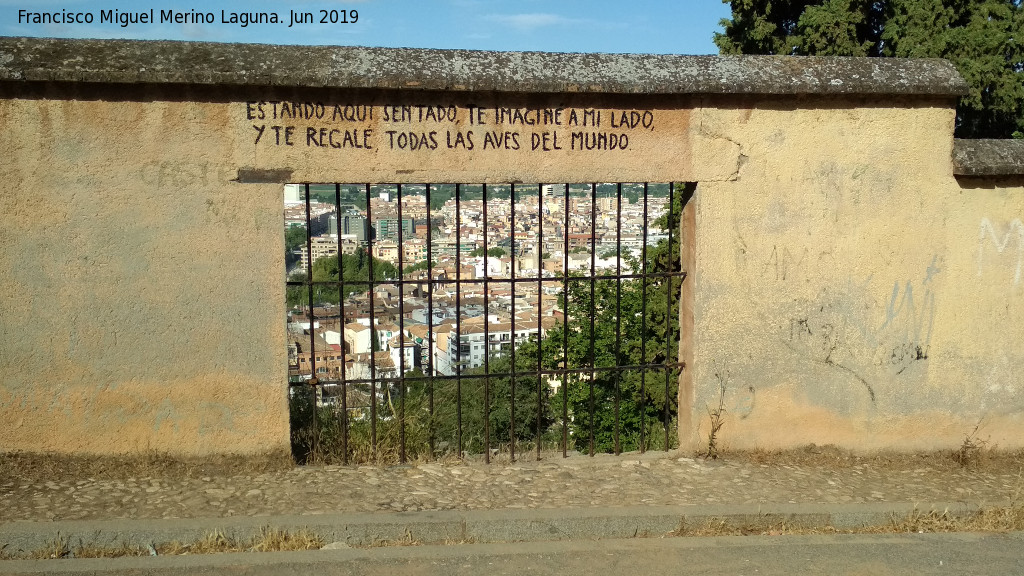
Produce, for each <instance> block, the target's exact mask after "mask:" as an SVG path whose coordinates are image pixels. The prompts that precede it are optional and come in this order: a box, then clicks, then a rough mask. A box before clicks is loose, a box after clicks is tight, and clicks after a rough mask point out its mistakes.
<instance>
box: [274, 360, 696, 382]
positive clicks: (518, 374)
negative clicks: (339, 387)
mask: <svg viewBox="0 0 1024 576" xmlns="http://www.w3.org/2000/svg"><path fill="white" fill-rule="evenodd" d="M685 367H686V364H685V363H684V362H670V363H665V364H637V365H632V366H598V367H597V368H573V369H570V370H561V369H558V370H541V371H540V372H538V371H536V370H531V371H528V372H527V371H523V372H519V371H518V370H517V371H516V372H515V373H514V374H513V373H512V372H492V373H490V374H468V375H467V374H461V375H457V374H452V375H444V374H442V375H437V376H405V377H402V376H388V377H380V378H354V379H349V380H345V382H346V383H348V384H370V383H372V382H401V381H403V380H404V381H406V382H426V381H437V380H483V379H484V378H509V377H511V376H513V375H514V376H515V377H516V378H531V377H532V378H536V377H537V376H568V375H570V374H580V375H587V374H591V373H602V372H628V371H636V370H645V371H657V370H675V369H677V368H685ZM340 382H341V380H334V379H332V380H322V379H319V378H318V379H317V384H318V385H323V384H335V383H340ZM289 385H290V386H292V387H299V386H309V382H289Z"/></svg>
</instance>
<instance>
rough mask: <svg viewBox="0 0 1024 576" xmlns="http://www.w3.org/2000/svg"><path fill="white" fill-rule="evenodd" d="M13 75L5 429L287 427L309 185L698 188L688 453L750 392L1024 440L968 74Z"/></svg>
mask: <svg viewBox="0 0 1024 576" xmlns="http://www.w3.org/2000/svg"><path fill="white" fill-rule="evenodd" d="M0 48H2V47H0ZM19 49H20V48H19ZM12 50H13V49H12ZM2 53H3V50H0V55H2ZM19 54H20V53H19ZM18 57H19V58H22V56H18ZM24 59H25V60H26V61H30V60H31V59H30V58H28V57H24ZM2 63H3V59H2V58H0V64H2ZM211 66H212V65H211ZM25 69H26V70H28V72H25V73H24V75H28V74H29V72H31V71H32V70H34V69H33V68H30V67H26V68H25ZM3 73H4V69H3V67H2V66H0V126H2V127H3V129H2V130H0V181H3V182H4V183H5V188H6V190H5V192H4V193H3V194H2V195H0V318H2V323H0V378H2V380H0V421H3V422H5V425H4V426H3V427H0V450H4V451H14V450H26V451H55V452H64V453H84V454H120V453H134V452H140V451H150V450H152V451H159V452H166V453H170V454H177V455H204V454H216V453H248V454H255V453H262V452H271V451H280V450H287V449H288V443H289V438H288V434H289V429H288V409H287V384H286V364H287V357H286V356H287V350H286V345H285V344H286V343H285V326H284V317H285V304H284V250H283V246H284V240H283V234H282V184H283V183H284V182H415V183H423V182H432V183H444V182H469V183H478V182H488V183H503V182H524V183H536V182H543V183H547V182H551V183H558V182H603V181H612V182H614V181H621V182H629V181H648V182H668V181H673V182H696V183H697V188H696V194H695V195H694V197H693V198H692V200H691V201H690V204H689V205H688V206H687V209H686V213H685V214H684V218H683V228H682V230H680V231H679V232H680V233H682V234H683V238H684V240H685V242H684V246H683V254H682V257H683V263H684V268H685V269H686V271H687V272H688V274H689V276H688V277H687V280H686V284H685V286H684V289H683V302H682V306H681V314H680V318H681V322H682V329H683V333H684V334H683V337H682V345H681V350H680V352H681V358H683V360H684V361H685V362H686V363H687V368H686V370H684V372H683V375H682V377H681V380H680V384H681V385H680V397H679V413H680V416H679V422H680V424H679V440H680V445H681V446H682V447H683V448H685V449H693V448H696V447H698V446H699V445H700V444H701V442H703V441H704V440H705V437H706V434H707V429H708V416H707V408H708V407H712V408H714V407H715V406H717V405H718V402H719V399H720V397H722V398H724V400H723V402H724V406H725V407H726V412H725V419H726V424H725V426H724V427H723V429H722V432H721V435H720V439H719V440H720V442H721V443H722V444H723V445H724V446H726V447H734V448H748V447H762V448H787V447H794V446H800V445H804V444H808V443H816V444H837V445H840V446H845V447H850V448H855V449H862V450H869V449H877V448H895V449H930V448H938V447H949V446H954V445H957V444H959V443H960V442H961V441H962V440H963V437H964V436H965V435H966V434H968V433H970V432H971V431H972V430H973V429H974V427H975V426H976V425H979V424H980V426H979V433H980V434H981V436H982V437H984V438H990V439H991V441H992V442H994V443H997V444H998V445H999V446H1001V447H1018V446H1022V445H1024V427H1022V414H1024V401H1022V394H1021V382H1020V381H1019V379H1018V377H1017V375H1016V367H1017V366H1018V365H1019V364H1020V360H1021V358H1020V356H1021V353H1020V352H1018V350H1019V346H1017V345H1016V344H1015V343H1016V342H1019V341H1021V340H1022V337H1024V329H1022V328H1021V326H1022V322H1021V319H1022V314H1024V311H1022V310H1021V309H1020V306H1019V304H1018V302H1019V300H1020V298H1021V292H1022V290H1024V288H1022V286H1021V284H1020V282H1021V276H1022V272H1021V259H1022V257H1024V255H1022V254H1024V253H1022V251H1024V225H1022V224H1021V214H1022V205H1021V200H1020V199H1021V193H1022V192H1024V189H1022V186H1021V185H1020V181H1019V179H1018V180H1014V179H1010V180H1006V181H1002V182H1001V183H1000V182H996V183H995V184H992V183H991V182H989V181H985V182H988V183H987V184H984V185H973V184H972V185H971V186H969V187H966V186H963V185H962V184H961V183H959V182H958V180H957V179H956V177H955V176H954V173H953V167H952V163H951V150H952V147H953V138H952V133H953V123H954V109H953V106H954V103H955V99H954V98H952V97H950V96H949V95H948V94H939V95H931V96H928V95H925V96H922V95H920V94H916V95H915V94H912V95H902V94H882V95H877V94H876V95H857V94H817V95H814V94H810V95H807V94H804V95H785V94H781V95H780V94H760V95H759V94H747V95H738V94H732V95H730V94H708V93H704V94H687V93H674V94H629V93H624V92H623V91H622V90H619V91H618V92H617V93H614V94H610V93H602V92H601V90H602V89H607V88H606V87H605V88H602V86H589V85H583V86H578V87H575V88H573V87H572V86H570V87H569V88H566V89H564V90H554V89H550V90H548V89H545V90H542V91H538V92H535V93H516V92H514V91H509V90H508V89H507V88H506V89H504V90H498V89H493V88H492V89H489V90H486V89H474V87H473V86H462V85H459V86H451V87H450V89H445V90H441V89H432V90H427V89H422V87H420V88H417V89H415V90H412V89H406V88H403V87H401V86H397V87H396V86H391V85H387V87H385V88H381V89H370V88H366V87H357V88H351V89H341V88H330V87H321V85H318V84H315V83H311V85H310V86H308V87H298V88H295V87H274V86H269V85H268V86H262V85H258V82H255V81H248V80H247V81H246V83H247V85H244V86H240V85H219V84H218V83H217V82H214V81H210V82H206V80H207V79H206V77H203V78H204V82H205V83H204V84H203V85H191V84H189V83H188V82H185V81H182V80H174V79H172V80H173V81H168V83H166V84H154V83H151V82H149V81H147V82H140V83H137V84H124V83H123V82H124V81H123V80H119V81H111V82H107V83H103V82H95V83H92V84H88V85H86V84H85V83H78V82H77V81H76V80H75V78H74V77H70V76H69V77H67V78H65V77H61V78H57V79H55V80H54V81H52V82H50V81H45V82H44V81H39V82H28V83H27V84H25V83H24V81H25V80H31V78H22V79H21V80H19V81H18V82H15V81H14V80H11V78H9V77H6V78H5V77H3ZM19 73H20V72H19ZM49 74H56V73H49ZM68 74H71V73H70V72H69V73H68ZM210 74H211V77H213V76H215V75H214V74H213V72H211V73H210ZM8 76H10V74H8ZM72 76H73V75H72ZM19 82H21V83H19ZM388 82H390V80H388ZM380 84H381V85H382V86H384V85H385V84H387V82H385V81H381V83H380ZM573 86H575V85H573ZM616 90H618V89H616ZM282 103H287V104H286V105H285V104H282ZM285 108H287V109H288V112H287V113H285V112H284V110H285ZM500 109H508V110H512V111H514V110H533V111H537V110H542V111H550V114H551V116H550V117H549V118H548V121H543V120H541V121H540V122H534V123H532V124H531V123H528V122H526V119H525V118H524V119H523V120H522V121H516V120H512V119H510V118H506V119H505V120H503V121H499V119H498V116H500V112H499V110H500ZM425 110H432V111H433V112H427V113H424V111H425ZM360 114H364V115H363V116H361V117H360ZM424 114H425V116H424ZM541 114H542V113H541ZM598 114H600V118H601V124H600V125H595V124H593V123H594V122H596V120H597V115H598ZM585 117H586V118H588V119H589V121H590V122H592V124H589V125H587V124H583V122H584V118H585ZM536 118H540V119H543V115H541V116H537V117H536ZM572 118H575V123H573V121H572V120H571V119H572ZM289 127H290V128H291V129H290V130H289ZM469 132H473V134H472V136H469V134H468V133H469ZM584 132H586V133H598V132H604V133H607V134H615V135H616V139H617V141H618V142H620V143H621V142H622V136H623V135H625V137H626V138H627V139H628V145H626V146H624V147H621V146H620V147H618V148H616V149H614V150H612V149H603V150H598V149H586V146H583V148H584V149H582V150H581V149H579V148H577V147H576V146H575V145H576V144H579V143H582V142H583V141H582V140H575V141H574V137H573V135H574V134H577V133H580V134H581V133H584ZM513 133H514V134H515V135H516V136H512V134H513ZM401 134H405V135H406V137H405V140H404V141H405V142H407V145H406V146H405V147H403V146H401V145H400V140H399V136H400V135H401ZM409 134H413V135H414V136H415V137H416V139H417V141H419V142H421V143H420V144H418V145H417V146H415V147H414V146H412V145H411V144H408V142H411V141H412V140H411V138H412V136H409ZM499 136H500V138H499ZM423 141H425V142H426V143H427V144H422V142H423ZM470 141H472V149H470V144H469V142H470ZM498 142H500V143H501V144H500V145H499V144H497V143H498ZM606 142H607V140H606ZM335 144H340V145H339V146H334V145H335ZM414 148H415V149H414Z"/></svg>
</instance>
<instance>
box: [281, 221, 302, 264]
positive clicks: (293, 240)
mask: <svg viewBox="0 0 1024 576" xmlns="http://www.w3.org/2000/svg"><path fill="white" fill-rule="evenodd" d="M305 245H306V227H305V226H292V227H290V228H288V229H287V230H285V232H284V260H285V263H286V264H288V265H291V264H293V263H295V262H296V261H298V259H299V256H298V255H297V254H296V253H295V251H296V250H298V249H299V248H302V247H303V246H305Z"/></svg>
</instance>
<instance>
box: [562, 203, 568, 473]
mask: <svg viewBox="0 0 1024 576" xmlns="http://www.w3.org/2000/svg"><path fill="white" fill-rule="evenodd" d="M568 369H569V184H568V183H566V184H565V211H564V212H563V213H562V458H567V457H568V456H569V454H568V450H569V378H568V373H567V372H566V371H567V370H568Z"/></svg>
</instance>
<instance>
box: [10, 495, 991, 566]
mask: <svg viewBox="0 0 1024 576" xmlns="http://www.w3.org/2000/svg"><path fill="white" fill-rule="evenodd" d="M990 505H995V506H1001V505H1009V504H1008V503H991V504H990ZM980 507H981V506H980V505H979V504H976V503H967V502H957V503H933V502H926V503H908V502H902V503H897V502H891V503H890V502H882V503H872V504H763V505H719V506H716V505H700V506H658V507H655V506H643V507H641V506H637V507H625V508H574V509H529V510H509V509H505V510H470V511H427V512H398V513H363V514H322V515H307V516H256V517H249V516H239V517H228V518H206V519H203V518H198V519H170V520H102V521H88V520H82V521H58V522H9V523H4V524H0V547H2V549H3V550H4V551H5V552H6V553H8V554H15V555H21V554H25V553H28V552H30V551H32V550H38V549H41V548H43V547H45V546H47V545H48V544H50V543H52V542H54V541H56V540H58V539H63V540H64V541H66V542H67V543H68V545H69V546H71V547H77V546H79V545H83V546H96V547H119V546H122V545H134V546H141V547H145V546H146V545H149V544H160V543H166V542H172V541H175V540H177V541H180V542H189V541H195V540H198V539H201V538H203V537H204V536H206V535H207V534H209V533H211V532H215V531H216V532H220V533H221V534H223V535H224V536H226V537H232V538H237V539H249V538H251V537H252V536H254V535H256V534H258V533H259V531H260V529H261V528H263V527H268V526H269V527H272V528H276V529H284V530H289V531H297V530H302V529H305V530H309V531H312V532H314V533H316V534H318V535H320V536H321V537H323V538H324V539H325V540H326V541H327V542H332V543H340V545H339V546H340V547H345V546H356V547H358V546H371V545H374V544H380V543H386V542H389V541H390V542H401V541H403V540H412V541H415V542H417V543H420V544H426V545H430V544H457V543H497V542H541V541H566V540H600V539H617V538H634V537H654V536H662V535H666V534H668V533H670V532H674V531H676V530H678V529H679V528H681V527H684V526H691V527H698V526H703V525H706V524H707V523H708V522H710V521H724V522H726V523H727V524H728V525H732V526H746V527H750V528H759V527H768V526H771V525H776V524H779V523H783V522H784V523H786V524H787V525H789V526H793V527H801V528H824V527H827V526H832V527H835V528H840V529H845V528H856V527H861V526H871V525H883V524H886V523H888V522H890V521H892V519H893V518H901V517H904V516H906V515H908V514H910V513H913V512H914V511H920V512H928V511H932V510H937V511H947V512H948V513H950V514H953V515H964V514H969V513H972V512H974V511H977V510H978V509H979V508H980ZM2 567H3V563H2V562H0V572H2V571H3V568H2Z"/></svg>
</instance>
